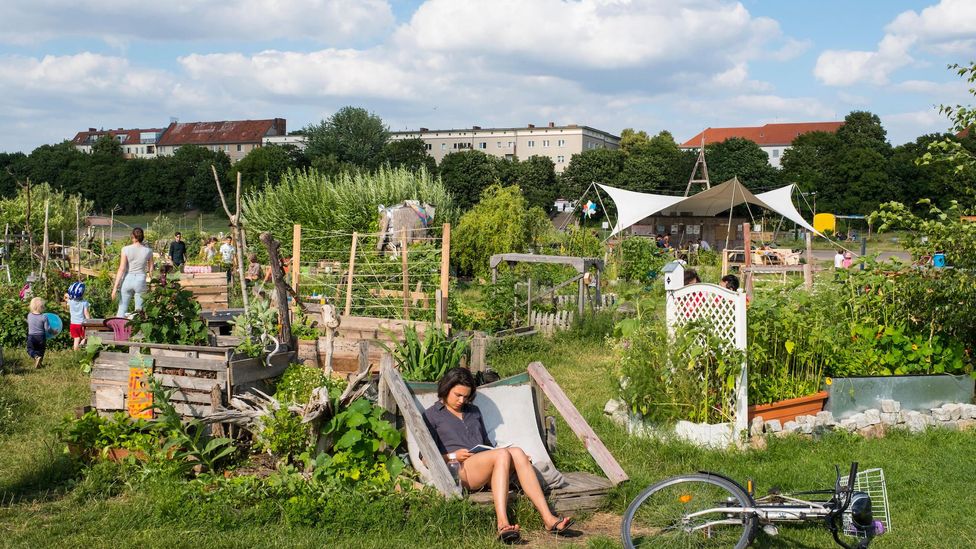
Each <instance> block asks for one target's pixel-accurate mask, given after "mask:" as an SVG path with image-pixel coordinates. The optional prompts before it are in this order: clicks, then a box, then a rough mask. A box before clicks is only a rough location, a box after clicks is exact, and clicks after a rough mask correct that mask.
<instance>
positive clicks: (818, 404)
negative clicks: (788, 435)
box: [749, 391, 828, 423]
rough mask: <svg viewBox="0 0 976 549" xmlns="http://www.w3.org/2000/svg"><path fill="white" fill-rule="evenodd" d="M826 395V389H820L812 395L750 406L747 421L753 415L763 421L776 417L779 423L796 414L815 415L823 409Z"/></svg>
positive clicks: (792, 418)
mask: <svg viewBox="0 0 976 549" xmlns="http://www.w3.org/2000/svg"><path fill="white" fill-rule="evenodd" d="M827 396H828V393H827V391H820V392H819V393H814V394H812V395H807V396H802V397H798V398H790V399H787V400H781V401H779V402H773V403H772V404H759V405H754V406H750V407H749V421H750V422H751V421H752V418H754V417H757V416H761V417H762V418H763V420H765V421H770V420H773V419H778V420H779V421H780V423H786V422H787V421H793V420H794V419H796V417H797V416H813V415H817V412H820V411H821V410H823V409H824V401H826V400H827Z"/></svg>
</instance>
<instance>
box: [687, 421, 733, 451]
mask: <svg viewBox="0 0 976 549" xmlns="http://www.w3.org/2000/svg"><path fill="white" fill-rule="evenodd" d="M674 433H675V435H677V436H678V438H681V439H684V440H687V441H688V442H691V443H692V444H695V445H696V446H701V447H705V448H728V447H729V446H731V445H732V442H733V441H734V440H735V437H734V436H733V428H732V425H731V424H729V423H717V424H715V425H709V424H707V423H692V422H690V421H679V422H678V423H677V424H676V425H675V426H674Z"/></svg>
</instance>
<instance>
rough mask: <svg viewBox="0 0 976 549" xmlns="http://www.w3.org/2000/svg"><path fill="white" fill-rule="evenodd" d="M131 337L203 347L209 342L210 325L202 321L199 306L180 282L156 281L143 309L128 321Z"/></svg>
mask: <svg viewBox="0 0 976 549" xmlns="http://www.w3.org/2000/svg"><path fill="white" fill-rule="evenodd" d="M129 326H131V327H132V336H136V335H140V334H141V335H142V337H143V339H144V340H145V341H148V342H152V343H174V344H178V345H200V344H202V343H206V341H207V326H206V324H204V322H203V319H201V318H200V304H199V303H197V300H196V299H194V298H193V294H192V293H190V292H189V291H188V290H184V289H182V288H180V285H179V283H177V282H169V283H167V284H165V285H164V284H161V283H159V281H155V280H154V281H153V282H152V283H151V284H150V286H149V291H148V292H146V294H145V297H144V298H143V308H142V310H141V311H136V313H135V315H134V316H133V317H132V319H131V320H130V321H129Z"/></svg>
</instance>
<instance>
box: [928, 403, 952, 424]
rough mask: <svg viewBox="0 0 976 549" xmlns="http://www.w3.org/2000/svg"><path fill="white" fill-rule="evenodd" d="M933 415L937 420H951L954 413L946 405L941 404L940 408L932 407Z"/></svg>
mask: <svg viewBox="0 0 976 549" xmlns="http://www.w3.org/2000/svg"><path fill="white" fill-rule="evenodd" d="M931 417H932V418H933V419H935V420H936V421H950V420H951V419H952V413H951V412H950V411H949V410H948V409H946V407H945V406H940V407H939V408H932V416H931Z"/></svg>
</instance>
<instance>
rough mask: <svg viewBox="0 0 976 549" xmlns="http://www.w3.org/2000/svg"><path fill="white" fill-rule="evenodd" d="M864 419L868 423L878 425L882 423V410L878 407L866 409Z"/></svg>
mask: <svg viewBox="0 0 976 549" xmlns="http://www.w3.org/2000/svg"><path fill="white" fill-rule="evenodd" d="M864 419H865V420H867V422H868V425H877V424H879V423H881V411H880V410H878V409H876V408H871V409H870V410H865V411H864Z"/></svg>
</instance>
